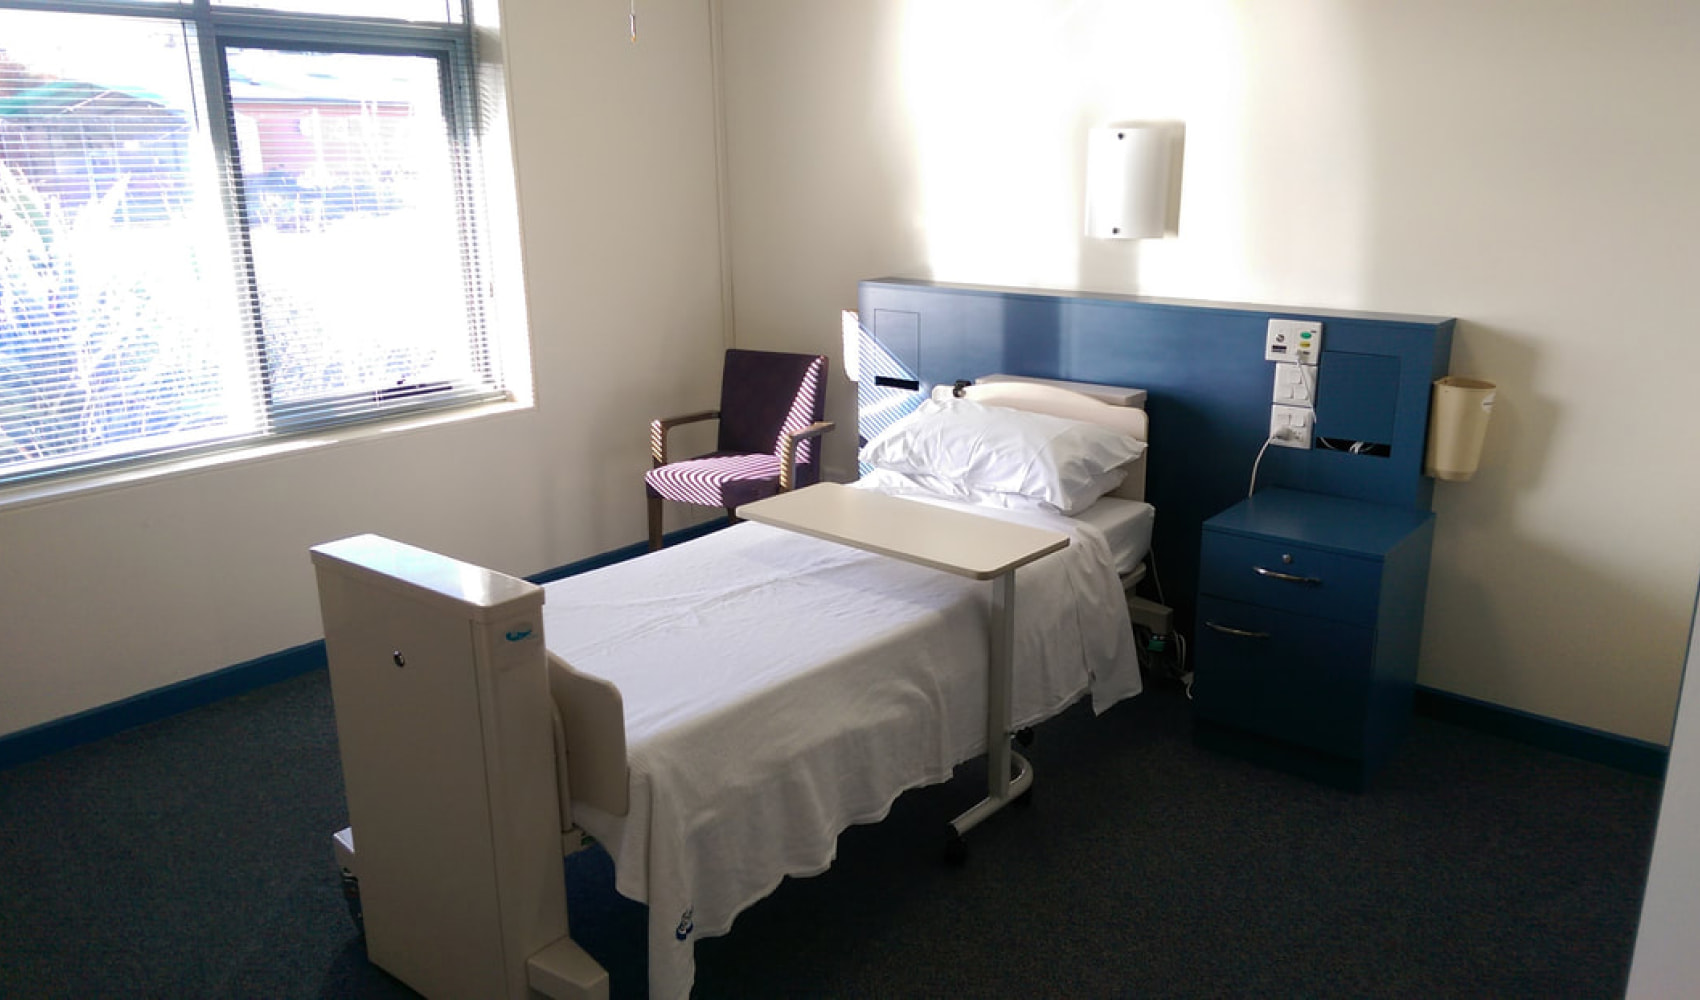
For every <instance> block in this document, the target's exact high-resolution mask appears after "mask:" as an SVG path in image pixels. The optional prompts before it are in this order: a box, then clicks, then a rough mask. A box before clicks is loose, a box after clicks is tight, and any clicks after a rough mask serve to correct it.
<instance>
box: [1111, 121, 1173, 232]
mask: <svg viewBox="0 0 1700 1000" xmlns="http://www.w3.org/2000/svg"><path fill="white" fill-rule="evenodd" d="M1185 138H1186V125H1185V124H1183V123H1181V122H1168V121H1161V122H1122V123H1120V124H1116V125H1107V126H1104V127H1103V128H1095V129H1092V130H1091V131H1089V132H1088V133H1087V136H1086V235H1087V236H1094V237H1097V238H1099V239H1105V240H1144V239H1156V238H1160V237H1163V236H1174V235H1176V234H1177V233H1179V232H1180V207H1181V198H1180V186H1181V161H1182V151H1183V147H1184V146H1185Z"/></svg>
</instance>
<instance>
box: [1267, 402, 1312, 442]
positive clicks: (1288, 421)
mask: <svg viewBox="0 0 1700 1000" xmlns="http://www.w3.org/2000/svg"><path fill="white" fill-rule="evenodd" d="M1315 426H1316V411H1315V410H1313V409H1311V408H1310V407H1308V406H1281V405H1275V406H1271V407H1270V408H1269V436H1270V437H1271V438H1273V439H1274V442H1273V443H1274V444H1275V446H1276V447H1277V448H1309V447H1310V437H1311V431H1312V430H1314V429H1315Z"/></svg>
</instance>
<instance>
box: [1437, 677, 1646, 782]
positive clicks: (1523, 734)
mask: <svg viewBox="0 0 1700 1000" xmlns="http://www.w3.org/2000/svg"><path fill="white" fill-rule="evenodd" d="M1413 707H1414V709H1415V711H1416V713H1417V714H1418V715H1424V716H1427V717H1429V718H1431V719H1439V720H1440V721H1441V722H1450V723H1452V724H1453V725H1458V726H1463V727H1464V728H1465V729H1474V730H1476V731H1477V732H1482V733H1487V734H1488V735H1490V736H1499V737H1503V738H1505V739H1508V740H1513V741H1515V742H1518V743H1525V744H1528V745H1529V746H1532V747H1539V748H1540V749H1542V750H1551V751H1553V752H1554V753H1561V754H1564V755H1565V756H1567V757H1577V758H1580V759H1582V760H1591V761H1593V762H1594V763H1596V764H1605V765H1607V766H1609V767H1615V768H1617V769H1618V770H1620V771H1628V772H1630V773H1631V774H1644V775H1646V776H1648V777H1650V778H1663V777H1664V776H1665V767H1666V766H1667V765H1668V764H1669V763H1670V749H1669V748H1668V747H1662V746H1659V745H1658V744H1657V743H1648V742H1646V741H1645V740H1637V739H1631V738H1630V737H1627V736H1617V735H1614V734H1612V733H1606V732H1601V731H1600V730H1598V729H1588V728H1586V727H1584V726H1578V725H1573V724H1571V723H1568V722H1560V721H1558V720H1557V719H1549V718H1546V717H1545V716H1541V715H1531V714H1530V713H1528V712H1520V711H1518V710H1517V709H1515V708H1506V707H1505V706H1504V705H1495V704H1492V703H1490V702H1485V701H1477V700H1476V699H1474V698H1466V697H1465V696H1463V695H1461V694H1452V693H1451V692H1449V691H1436V690H1435V689H1433V688H1426V687H1418V688H1417V689H1416V693H1415V703H1414V706H1413Z"/></svg>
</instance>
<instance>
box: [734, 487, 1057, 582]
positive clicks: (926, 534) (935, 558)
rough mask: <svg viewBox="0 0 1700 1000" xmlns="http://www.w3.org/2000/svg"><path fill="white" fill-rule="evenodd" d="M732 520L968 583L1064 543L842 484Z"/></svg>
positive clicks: (744, 510)
mask: <svg viewBox="0 0 1700 1000" xmlns="http://www.w3.org/2000/svg"><path fill="white" fill-rule="evenodd" d="M738 516H739V517H741V518H744V519H745V520H747V521H755V522H756V523H757V524H768V525H772V526H773V527H776V528H785V529H787V530H789V531H795V532H797V533H798V534H803V535H810V536H812V537H815V538H820V539H824V540H826V541H829V542H838V543H839V544H841V545H849V546H852V547H854V548H858V549H863V550H865V551H868V552H878V553H879V554H881V555H885V556H891V557H892V558H894V559H902V560H904V561H905V562H912V563H916V564H917V565H921V566H928V567H931V568H932V569H938V570H943V571H945V572H946V573H955V574H956V575H957V576H965V577H968V578H969V579H971V580H990V579H993V578H994V577H998V576H1002V575H1003V574H1004V573H1007V572H1009V571H1010V570H1013V569H1015V568H1016V567H1018V566H1024V565H1026V564H1027V563H1030V562H1032V561H1033V560H1035V559H1038V558H1039V557H1041V556H1045V555H1049V554H1050V553H1052V552H1055V551H1057V550H1058V549H1062V548H1066V547H1067V546H1068V543H1069V538H1068V536H1067V535H1065V534H1063V533H1062V532H1059V531H1048V530H1046V529H1044V528H1034V527H1031V526H1029V525H1025V524H1014V523H1012V522H1009V521H1003V520H999V519H998V518H995V517H983V516H981V515H978V514H971V513H968V512H967V511H960V510H951V509H949V508H945V507H939V506H935V505H933V504H929V503H922V502H920V501H918V500H906V499H904V498H902V497H894V496H891V495H889V494H885V493H880V492H877V491H875V490H862V489H856V488H855V487H853V486H845V485H843V484H842V483H817V484H815V485H813V486H808V487H805V488H803V489H800V490H792V491H791V492H789V493H781V494H778V495H777V496H772V497H768V498H767V499H766V500H757V501H756V502H755V503H750V504H745V505H744V506H742V507H739V508H738Z"/></svg>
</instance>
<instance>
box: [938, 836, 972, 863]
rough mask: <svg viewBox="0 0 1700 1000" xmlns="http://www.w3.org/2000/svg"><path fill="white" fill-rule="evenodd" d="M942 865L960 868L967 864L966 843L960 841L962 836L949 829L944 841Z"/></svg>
mask: <svg viewBox="0 0 1700 1000" xmlns="http://www.w3.org/2000/svg"><path fill="white" fill-rule="evenodd" d="M944 863H945V864H947V865H950V866H951V867H952V868H960V867H962V866H963V865H965V864H967V863H968V841H966V840H963V839H962V834H960V833H957V832H956V827H954V826H953V827H951V828H950V830H949V832H947V833H946V834H945V839H944Z"/></svg>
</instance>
